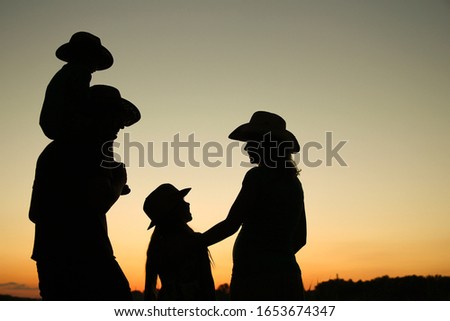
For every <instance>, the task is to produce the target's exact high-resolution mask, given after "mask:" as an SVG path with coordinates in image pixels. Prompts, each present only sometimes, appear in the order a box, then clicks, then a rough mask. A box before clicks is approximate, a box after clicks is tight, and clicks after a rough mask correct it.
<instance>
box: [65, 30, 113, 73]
mask: <svg viewBox="0 0 450 321" xmlns="http://www.w3.org/2000/svg"><path fill="white" fill-rule="evenodd" d="M56 57H58V58H59V59H61V60H62V61H66V62H70V61H72V60H74V59H77V58H79V57H83V58H87V57H89V58H90V59H92V61H93V62H95V67H96V69H97V70H105V69H108V68H109V67H111V66H112V64H113V62H114V59H113V56H112V55H111V53H110V52H109V50H108V49H106V48H105V47H103V46H102V43H101V41H100V38H99V37H97V36H94V35H93V34H91V33H89V32H85V31H80V32H77V33H75V34H73V35H72V37H71V38H70V40H69V42H68V43H65V44H63V45H62V46H60V47H59V48H58V49H57V50H56Z"/></svg>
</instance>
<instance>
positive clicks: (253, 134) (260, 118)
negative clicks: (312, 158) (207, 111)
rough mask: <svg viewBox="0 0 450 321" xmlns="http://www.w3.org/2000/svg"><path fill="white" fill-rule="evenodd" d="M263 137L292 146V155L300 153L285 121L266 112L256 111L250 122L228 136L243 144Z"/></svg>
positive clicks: (258, 140)
mask: <svg viewBox="0 0 450 321" xmlns="http://www.w3.org/2000/svg"><path fill="white" fill-rule="evenodd" d="M265 135H270V136H269V138H271V139H274V140H276V141H277V142H279V143H281V142H286V143H289V144H292V148H291V151H292V153H297V152H299V151H300V145H299V143H298V141H297V138H295V136H294V134H292V133H291V132H290V131H288V130H287V129H286V121H285V120H284V119H283V118H282V117H281V116H279V115H277V114H273V113H269V112H267V111H257V112H255V113H254V114H253V115H252V118H251V119H250V122H248V123H245V124H243V125H240V126H239V127H237V128H236V129H235V130H233V131H232V132H231V134H230V135H228V138H230V139H234V140H239V141H243V142H248V141H257V142H260V141H262V140H263V138H264V136H265Z"/></svg>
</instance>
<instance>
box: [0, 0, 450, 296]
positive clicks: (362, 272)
mask: <svg viewBox="0 0 450 321" xmlns="http://www.w3.org/2000/svg"><path fill="white" fill-rule="evenodd" d="M0 5H1V6H0V40H1V49H0V58H1V59H0V68H1V73H0V83H1V95H0V106H1V107H0V124H1V125H0V150H1V167H0V177H1V179H2V183H1V184H0V189H1V190H0V206H1V207H0V294H14V295H20V296H27V297H30V296H33V297H38V295H39V294H38V290H37V286H38V280H37V273H36V267H35V262H34V261H32V260H31V259H30V255H31V250H32V245H33V239H34V225H33V224H32V223H31V222H30V221H29V220H28V207H29V201H30V196H31V187H32V183H33V179H34V170H35V164H36V159H37V157H38V156H39V154H40V152H41V151H42V150H43V148H44V147H45V146H46V145H47V144H48V143H49V142H50V141H49V140H48V139H47V138H46V137H45V136H44V134H43V133H42V131H41V129H40V127H39V125H38V118H39V113H40V109H41V106H42V101H43V97H44V92H45V89H46V86H47V84H48V82H49V80H50V79H51V77H52V76H53V75H54V73H56V72H57V71H58V70H59V69H60V68H61V67H62V66H63V62H62V61H60V60H58V59H57V58H56V57H55V54H54V53H55V50H56V49H57V48H58V47H59V46H60V45H61V44H63V43H65V42H67V41H68V40H69V38H70V36H71V35H72V34H73V33H74V32H76V31H81V30H83V31H89V32H91V33H94V34H95V35H97V36H99V37H100V38H101V40H102V43H103V44H104V45H105V46H106V47H107V48H108V49H109V50H110V51H111V53H112V54H113V56H114V59H115V62H114V65H113V66H112V67H111V68H110V69H108V70H105V71H100V72H96V73H94V75H93V79H92V84H109V85H113V86H115V87H117V88H118V89H119V90H120V91H121V93H122V96H123V97H124V98H126V99H129V100H130V101H132V102H134V103H135V104H136V105H137V106H138V107H139V108H140V110H141V113H142V119H141V121H140V122H139V123H137V124H136V125H134V126H132V127H129V128H126V129H125V130H124V131H123V132H122V133H121V134H120V135H119V137H118V139H117V142H118V148H117V151H116V152H117V156H118V158H120V159H119V160H121V161H126V163H127V166H128V184H129V185H130V187H131V189H132V193H131V194H130V195H127V196H124V197H122V198H121V199H119V201H118V202H117V203H116V204H115V205H114V207H113V208H112V209H111V211H110V212H109V213H108V215H107V217H108V224H109V235H110V239H111V242H112V243H113V247H114V251H115V255H116V257H117V260H118V262H119V264H120V265H121V266H122V268H123V270H124V272H125V274H126V276H127V277H128V279H129V281H130V285H131V288H132V289H133V290H143V285H144V278H145V271H144V264H145V259H146V258H145V252H146V249H147V245H148V242H149V239H150V236H151V231H147V226H148V223H149V220H148V218H147V217H146V216H145V214H144V213H143V211H142V204H143V201H144V199H145V197H146V196H147V195H148V194H149V193H150V192H151V191H152V190H153V189H154V188H156V187H157V186H158V185H160V184H161V183H165V182H170V183H172V184H174V185H175V186H177V187H178V188H184V187H192V191H191V192H190V194H189V195H188V196H187V197H186V200H187V201H188V202H189V203H190V204H191V212H192V214H193V216H194V220H193V221H192V222H191V223H190V226H191V227H192V228H193V229H195V230H196V231H199V232H203V231H205V230H207V229H208V228H209V227H211V226H212V225H214V224H215V223H217V222H219V221H220V220H222V219H223V218H225V216H226V215H227V212H228V210H229V208H230V206H231V204H232V203H233V201H234V199H235V197H236V195H237V193H238V191H239V189H240V186H241V182H242V179H243V177H244V175H245V172H246V171H247V170H248V167H246V166H242V162H245V161H246V156H245V155H244V154H243V153H242V151H241V149H240V147H236V146H235V145H230V144H232V143H233V142H232V141H231V140H229V139H228V138H227V136H228V134H229V133H230V132H231V131H232V130H233V129H234V128H235V127H237V126H238V125H240V124H242V123H244V122H247V121H248V120H249V119H250V117H251V115H252V114H253V112H255V111H257V110H267V111H271V112H274V113H277V114H279V115H281V116H282V117H283V118H284V119H285V120H286V122H287V127H288V129H289V130H290V131H291V132H293V133H294V134H295V135H296V136H297V138H298V140H299V142H300V144H301V145H302V147H304V146H309V147H310V148H309V149H302V151H301V152H300V155H299V157H298V158H297V159H298V160H299V167H300V168H301V169H302V171H301V174H300V180H301V181H302V184H303V188H304V191H305V204H306V213H307V220H308V243H307V245H306V246H305V248H304V249H302V250H301V251H300V252H299V253H298V254H297V259H298V262H299V264H300V267H301V268H302V271H303V279H304V283H305V287H306V288H307V289H308V288H314V286H315V285H316V284H317V283H318V282H322V281H327V280H329V279H330V278H335V277H336V275H338V276H339V277H340V278H344V279H353V280H360V279H361V280H367V279H372V278H375V277H378V276H383V275H389V276H392V277H395V276H405V275H412V274H416V275H437V274H439V275H446V276H449V275H450V255H449V253H450V251H449V250H450V140H449V138H450V2H449V1H444V0H427V1H423V0H378V1H368V0H367V1H365V0H364V1H361V0H343V1H334V0H321V1H313V0H226V1H219V0H209V1H207V0H189V1H185V0H164V1H163V0H160V1H155V0H142V1H118V0H114V1H107V0H104V1H99V0H95V1H85V0H80V1H50V0H42V1H20V0H19V1H1V2H0ZM327 133H328V134H327ZM189 137H191V138H192V139H194V140H195V141H196V142H198V145H199V147H196V148H195V150H194V152H195V153H193V154H192V153H190V154H189V153H188V151H187V149H186V148H185V149H181V152H180V155H178V156H179V159H178V160H180V161H183V162H184V163H185V166H184V167H182V166H180V164H179V163H180V162H177V159H176V157H175V156H177V155H175V153H174V150H173V148H171V143H172V142H173V141H174V140H175V139H177V138H178V139H179V140H180V141H184V142H186V141H188V139H189ZM327 137H328V138H327ZM330 138H331V139H330ZM165 144H168V145H167V146H168V152H167V154H166V155H167V160H168V164H167V165H166V166H155V164H153V165H152V161H153V163H155V162H161V161H162V160H163V159H164V155H163V153H162V151H163V150H164V149H163V147H164V145H165ZM338 144H341V145H340V146H341V148H340V149H339V150H338V151H337V152H338V155H339V156H340V157H341V158H342V160H343V161H344V162H345V164H343V162H339V161H338V158H337V157H335V158H331V159H329V156H330V152H331V150H332V149H333V148H335V147H336V146H338ZM311 146H312V147H311ZM320 146H321V147H322V148H321V149H319V148H318V147H320ZM220 152H222V153H220ZM208 153H209V155H208ZM213 153H216V154H214V155H212V154H213ZM327 155H328V162H327ZM189 157H190V158H191V161H189ZM208 157H209V158H208ZM192 160H195V161H196V162H198V163H199V164H195V163H194V162H193V161H192ZM76 161H80V162H82V161H83V155H82V154H80V153H77V149H75V150H74V162H76ZM214 162H215V163H214ZM213 164H214V167H213ZM313 164H315V165H313ZM344 165H346V166H344ZM62 214H63V213H62ZM274 219H276V218H274ZM235 236H236V235H234V236H232V237H230V238H229V239H227V240H225V241H223V242H221V243H219V244H216V245H213V246H211V247H210V251H211V254H212V257H213V259H214V266H213V274H214V278H215V282H216V285H220V284H223V283H229V281H230V274H231V268H232V260H231V251H232V246H233V242H234V239H235Z"/></svg>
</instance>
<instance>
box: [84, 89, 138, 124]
mask: <svg viewBox="0 0 450 321" xmlns="http://www.w3.org/2000/svg"><path fill="white" fill-rule="evenodd" d="M87 113H91V114H93V115H97V116H100V117H101V116H102V114H104V113H113V114H115V115H116V116H118V117H119V118H120V119H121V121H122V124H123V126H124V127H128V126H131V125H133V124H135V123H137V122H138V121H139V120H140V119H141V113H140V112H139V109H138V108H137V107H136V106H135V105H134V104H133V103H131V102H130V101H128V100H126V99H124V98H122V97H121V96H120V92H119V90H118V89H117V88H114V87H111V86H107V85H94V86H91V87H90V88H89V110H87Z"/></svg>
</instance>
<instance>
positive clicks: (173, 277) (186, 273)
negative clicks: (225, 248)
mask: <svg viewBox="0 0 450 321" xmlns="http://www.w3.org/2000/svg"><path fill="white" fill-rule="evenodd" d="M190 190H191V189H190V188H185V189H182V190H181V191H179V190H178V189H177V188H176V187H175V186H173V185H171V184H162V185H160V186H159V187H158V188H157V189H155V190H154V191H153V192H152V193H150V195H149V196H148V197H147V198H146V200H145V202H144V212H145V213H146V214H147V215H148V217H149V218H150V219H151V220H152V222H151V224H150V226H149V229H150V228H152V227H154V226H155V231H154V232H153V235H152V238H151V241H150V244H149V247H148V250H147V262H146V266H145V272H146V273H145V292H144V298H145V299H146V300H164V301H168V300H170V301H173V300H175V301H181V300H188V301H197V300H200V301H207V300H214V299H215V289H214V280H213V277H212V274H211V265H210V258H209V252H208V249H207V247H206V246H205V245H204V244H203V243H202V242H200V239H199V233H195V232H194V231H193V230H192V229H191V228H190V227H189V226H188V225H187V223H188V222H190V221H191V220H192V215H191V212H190V209H189V203H187V202H186V201H185V200H184V196H186V194H187V193H189V191H190ZM158 276H159V278H160V280H161V290H160V291H159V293H157V290H156V282H157V278H158Z"/></svg>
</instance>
